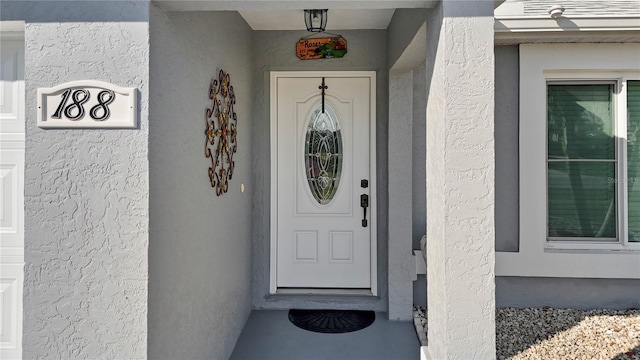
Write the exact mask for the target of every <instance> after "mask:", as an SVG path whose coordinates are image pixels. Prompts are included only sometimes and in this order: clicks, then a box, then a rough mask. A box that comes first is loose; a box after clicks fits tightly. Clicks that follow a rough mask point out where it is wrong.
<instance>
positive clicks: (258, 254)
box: [252, 30, 389, 311]
mask: <svg viewBox="0 0 640 360" xmlns="http://www.w3.org/2000/svg"><path fill="white" fill-rule="evenodd" d="M341 34H342V35H343V36H344V37H345V38H346V39H347V41H348V43H349V52H348V53H347V55H346V56H345V57H344V58H340V59H325V60H315V61H310V60H306V61H303V60H300V59H298V58H297V57H296V55H295V51H294V50H295V48H294V45H295V43H296V42H297V41H298V40H299V39H300V38H301V37H303V36H306V35H307V34H306V33H305V32H304V31H256V32H254V37H253V64H254V68H255V69H254V74H253V89H254V99H255V104H254V114H255V122H254V124H255V126H254V131H253V146H254V148H253V152H254V156H253V182H254V184H255V186H254V188H253V192H252V196H253V209H254V213H253V239H254V240H253V264H254V265H253V266H254V267H253V306H254V308H256V309H289V308H293V307H296V308H342V309H370V310H376V311H386V310H387V296H388V295H387V254H388V252H387V249H388V248H387V236H388V235H387V234H388V231H387V226H388V225H387V208H388V205H387V201H388V195H387V133H388V125H387V123H388V106H387V104H388V101H387V100H386V99H388V93H389V91H388V71H387V57H386V54H387V48H386V40H387V33H386V31H385V30H355V31H352V30H349V31H342V32H341ZM304 70H306V71H309V70H312V71H321V70H327V71H334V70H338V71H339V70H355V71H376V80H377V84H376V96H377V104H376V115H377V119H376V144H377V153H376V161H377V172H378V173H377V174H376V177H377V179H376V181H377V186H378V189H377V201H378V204H377V212H378V215H377V223H378V229H377V231H378V254H377V255H378V258H377V261H378V274H377V275H378V296H376V297H357V296H332V297H331V298H328V297H327V296H291V295H274V296H270V295H269V261H270V260H269V254H270V239H269V237H270V215H269V214H270V211H271V207H270V193H271V179H270V176H271V168H270V159H271V157H270V135H269V133H270V130H269V124H270V117H269V114H270V112H269V72H270V71H304Z"/></svg>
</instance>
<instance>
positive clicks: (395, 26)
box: [387, 9, 427, 68]
mask: <svg viewBox="0 0 640 360" xmlns="http://www.w3.org/2000/svg"><path fill="white" fill-rule="evenodd" d="M426 16H427V9H396V11H395V12H394V13H393V17H392V18H391V22H390V23H389V26H388V28H387V31H388V33H387V36H388V52H387V64H388V65H389V68H391V67H393V65H394V64H395V63H396V61H398V59H399V58H400V56H401V55H402V53H403V52H404V51H405V49H406V48H407V46H408V45H409V44H410V43H411V40H413V37H414V36H415V35H416V32H418V29H420V27H421V26H422V24H424V19H425V17H426Z"/></svg>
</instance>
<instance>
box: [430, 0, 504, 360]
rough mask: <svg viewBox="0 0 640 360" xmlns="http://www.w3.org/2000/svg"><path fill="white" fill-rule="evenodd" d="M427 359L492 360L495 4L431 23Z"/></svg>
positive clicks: (445, 7) (454, 4) (438, 16)
mask: <svg viewBox="0 0 640 360" xmlns="http://www.w3.org/2000/svg"><path fill="white" fill-rule="evenodd" d="M427 24H428V26H429V28H428V30H427V73H428V75H427V76H428V78H429V79H430V82H429V84H430V85H429V93H428V95H427V237H428V240H427V242H428V243H427V264H428V268H427V293H428V321H429V323H428V335H427V337H428V351H427V353H428V357H430V358H431V359H472V358H473V359H490V358H494V357H495V285H494V277H495V273H494V237H495V236H494V231H495V229H494V226H495V225H494V167H495V165H494V140H493V138H494V136H493V134H494V55H493V37H494V34H493V2H492V1H459V0H443V1H442V2H441V3H440V4H439V5H438V6H437V7H436V8H434V9H432V10H431V11H430V14H429V17H428V19H427Z"/></svg>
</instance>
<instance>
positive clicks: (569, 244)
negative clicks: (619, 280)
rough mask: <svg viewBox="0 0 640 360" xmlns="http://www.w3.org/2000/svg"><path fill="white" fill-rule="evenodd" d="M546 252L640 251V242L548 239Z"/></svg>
mask: <svg viewBox="0 0 640 360" xmlns="http://www.w3.org/2000/svg"><path fill="white" fill-rule="evenodd" d="M544 251H545V252H567V253H599V254H606V253H640V243H637V244H636V243H633V244H628V245H623V244H620V243H593V242H592V243H588V242H584V241H553V242H550V241H547V242H546V243H545V246H544Z"/></svg>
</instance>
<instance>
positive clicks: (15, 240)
mask: <svg viewBox="0 0 640 360" xmlns="http://www.w3.org/2000/svg"><path fill="white" fill-rule="evenodd" d="M0 40H1V41H0V47H1V49H0V63H1V65H2V67H1V70H0V71H1V73H0V358H1V359H20V358H21V357H22V288H23V282H24V273H23V268H24V133H25V128H24V127H25V122H24V74H23V69H24V40H22V39H15V38H6V37H4V36H3V34H2V33H0Z"/></svg>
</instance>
